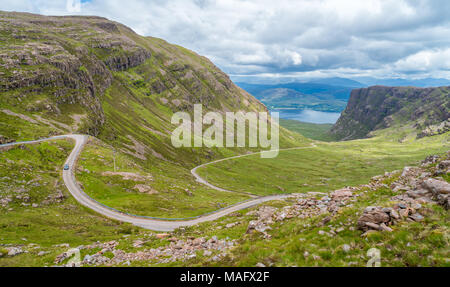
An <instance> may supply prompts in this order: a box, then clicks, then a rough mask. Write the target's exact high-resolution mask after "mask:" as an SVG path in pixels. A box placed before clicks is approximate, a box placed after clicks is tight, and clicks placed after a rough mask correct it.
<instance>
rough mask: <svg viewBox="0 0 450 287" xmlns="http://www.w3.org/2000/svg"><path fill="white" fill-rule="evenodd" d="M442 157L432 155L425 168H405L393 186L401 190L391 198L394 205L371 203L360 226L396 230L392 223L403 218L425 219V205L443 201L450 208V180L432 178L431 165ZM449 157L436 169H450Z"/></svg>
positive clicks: (409, 219) (368, 228)
mask: <svg viewBox="0 0 450 287" xmlns="http://www.w3.org/2000/svg"><path fill="white" fill-rule="evenodd" d="M436 159H439V157H438V156H430V157H428V158H427V159H426V160H425V161H424V162H423V164H422V167H417V168H411V167H405V168H404V169H403V172H402V174H401V176H400V178H399V179H398V180H396V181H394V182H393V183H392V184H391V186H390V188H391V189H392V190H393V191H395V192H398V193H399V194H398V195H395V196H394V197H392V198H391V202H395V204H394V206H392V207H380V206H369V207H367V208H366V209H365V210H364V212H363V214H362V215H361V217H360V218H359V219H358V222H357V226H358V229H360V230H362V231H365V232H368V231H370V230H377V231H389V232H391V231H392V228H391V227H390V226H392V225H395V224H397V223H398V222H400V221H423V220H424V215H423V214H425V213H422V210H423V204H439V205H441V206H443V207H444V208H445V209H446V210H448V209H449V208H450V183H448V182H447V181H445V180H443V179H441V178H432V177H430V176H431V175H432V173H431V172H428V171H426V169H424V168H426V167H427V166H429V165H430V164H431V165H435V164H436V161H437V160H436ZM449 162H450V161H449V160H442V161H440V162H439V163H438V164H437V166H435V167H434V168H433V169H434V170H439V169H441V168H443V169H447V168H448V164H449ZM377 180H382V177H380V178H378V179H377Z"/></svg>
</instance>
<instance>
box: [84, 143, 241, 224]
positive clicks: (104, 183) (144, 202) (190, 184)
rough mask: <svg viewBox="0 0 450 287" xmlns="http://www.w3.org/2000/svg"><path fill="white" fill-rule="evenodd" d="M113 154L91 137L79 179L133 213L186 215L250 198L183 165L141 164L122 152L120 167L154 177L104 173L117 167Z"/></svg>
mask: <svg viewBox="0 0 450 287" xmlns="http://www.w3.org/2000/svg"><path fill="white" fill-rule="evenodd" d="M113 158H114V154H113V151H112V150H111V149H110V148H109V146H108V145H105V144H103V143H101V142H100V141H98V140H94V141H92V140H91V142H90V143H89V144H88V145H87V146H86V148H85V150H84V151H83V153H82V156H81V159H80V161H79V169H78V173H77V179H78V180H79V181H80V182H81V183H82V184H83V186H84V189H85V191H86V192H87V194H88V195H90V196H91V197H93V198H95V199H96V200H98V201H99V202H101V203H103V204H106V205H107V206H111V207H114V208H116V209H118V210H121V211H125V212H128V213H131V214H136V215H145V216H153V217H160V218H185V217H192V216H197V215H201V214H204V213H207V212H210V211H214V210H217V209H219V208H221V207H224V206H226V205H230V204H234V203H237V202H240V201H244V200H246V199H248V198H249V197H248V196H245V195H239V194H232V193H227V192H219V191H215V190H210V189H208V188H206V187H204V186H203V185H200V184H198V183H196V182H195V180H194V178H193V177H192V176H191V175H190V173H189V174H188V173H187V172H186V170H185V169H184V168H182V167H180V166H177V165H173V164H167V165H166V168H164V169H161V168H160V167H155V166H152V165H150V164H146V165H145V164H138V162H137V161H135V160H133V159H132V158H130V157H129V156H127V155H124V154H121V153H117V154H116V171H118V172H132V173H136V174H140V175H143V176H147V177H151V179H147V180H146V179H143V180H140V181H134V180H124V179H123V177H122V176H119V175H116V176H103V175H102V174H103V173H104V172H107V171H110V172H112V171H113V170H114V168H113V165H114V164H113ZM138 184H143V185H147V186H149V187H151V188H152V189H153V190H155V191H156V192H157V193H156V194H146V193H139V192H138V191H137V190H136V189H135V186H136V185H138ZM187 190H188V191H187ZM190 193H191V194H190Z"/></svg>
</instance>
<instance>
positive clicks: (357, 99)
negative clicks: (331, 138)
mask: <svg viewBox="0 0 450 287" xmlns="http://www.w3.org/2000/svg"><path fill="white" fill-rule="evenodd" d="M449 119H450V87H438V88H413V87H384V86H374V87H369V88H364V89H357V90H354V91H352V93H351V97H350V101H349V103H348V106H347V108H346V110H345V111H344V112H343V113H342V116H341V118H340V119H339V120H338V122H337V123H336V125H335V126H334V127H333V128H332V130H331V133H332V134H334V135H335V136H337V137H338V138H339V139H341V140H350V139H358V138H364V137H368V136H370V135H371V132H373V131H376V130H381V129H385V128H390V127H398V126H409V127H410V128H411V130H412V132H414V133H416V135H417V137H419V138H420V137H424V136H432V135H436V134H442V133H445V132H446V131H448V130H449V129H450V121H449Z"/></svg>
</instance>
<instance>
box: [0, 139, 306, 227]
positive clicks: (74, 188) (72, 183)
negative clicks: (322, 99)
mask: <svg viewBox="0 0 450 287" xmlns="http://www.w3.org/2000/svg"><path fill="white" fill-rule="evenodd" d="M67 138H70V139H73V140H75V147H74V148H73V150H72V152H71V153H70V155H69V157H68V158H67V160H66V163H65V164H67V165H69V170H64V171H63V180H64V183H65V185H66V186H67V189H68V190H69V192H70V193H71V194H72V196H73V197H74V198H75V199H76V200H77V201H78V202H79V203H80V204H82V205H83V206H85V207H87V208H89V209H91V210H93V211H95V212H97V213H99V214H101V215H103V216H106V217H108V218H111V219H114V220H118V221H121V222H128V223H131V224H133V225H136V226H139V227H142V228H146V229H150V230H155V231H173V230H175V229H177V228H179V227H183V226H192V225H196V224H199V223H202V222H206V221H213V220H216V219H218V218H221V217H223V216H226V215H228V214H230V213H233V212H236V211H238V210H242V209H246V208H249V207H252V206H255V205H258V204H261V203H264V202H267V201H272V200H279V199H284V198H288V197H290V196H291V195H289V194H283V195H273V196H265V197H257V196H256V195H252V194H248V195H250V196H251V197H253V199H251V200H248V201H245V202H241V203H238V204H235V205H232V206H229V207H227V208H224V209H220V210H218V211H215V212H213V213H209V214H206V215H201V216H198V217H195V218H192V219H188V220H167V219H166V220H163V219H157V218H150V217H144V216H136V215H131V214H126V213H123V212H120V211H117V210H115V209H113V208H111V207H108V206H105V205H103V204H101V203H99V202H97V201H96V200H94V199H92V198H91V197H90V196H88V195H87V194H86V193H85V192H84V191H82V190H81V188H80V187H79V186H78V184H77V181H76V179H75V175H74V172H73V171H74V168H75V166H76V161H77V160H78V157H79V156H80V154H81V151H82V150H83V147H84V145H85V144H86V142H87V140H88V138H89V137H88V136H86V135H62V136H55V137H51V138H47V139H40V140H35V141H27V142H15V143H9V144H4V145H0V148H3V147H11V146H16V145H24V144H36V143H40V142H44V141H52V140H59V139H67ZM311 147H315V145H314V144H313V145H312V146H310V147H299V148H290V149H284V150H295V149H306V148H311ZM280 151H281V150H280ZM260 153H261V152H259V153H253V154H245V155H240V156H235V157H230V158H225V159H220V160H217V161H213V162H210V163H206V164H203V165H200V166H198V167H196V168H194V169H192V170H191V173H192V175H193V176H194V177H195V178H196V180H197V181H198V182H199V183H202V184H204V185H206V186H208V187H210V188H212V189H215V190H219V191H225V192H234V191H230V190H226V189H222V188H220V187H217V186H214V185H212V184H210V183H209V182H208V181H206V180H204V179H203V178H202V177H201V176H199V175H198V174H197V170H198V169H199V168H202V167H205V166H207V165H211V164H214V163H218V162H222V161H226V160H231V159H236V158H241V157H246V156H251V155H255V154H260Z"/></svg>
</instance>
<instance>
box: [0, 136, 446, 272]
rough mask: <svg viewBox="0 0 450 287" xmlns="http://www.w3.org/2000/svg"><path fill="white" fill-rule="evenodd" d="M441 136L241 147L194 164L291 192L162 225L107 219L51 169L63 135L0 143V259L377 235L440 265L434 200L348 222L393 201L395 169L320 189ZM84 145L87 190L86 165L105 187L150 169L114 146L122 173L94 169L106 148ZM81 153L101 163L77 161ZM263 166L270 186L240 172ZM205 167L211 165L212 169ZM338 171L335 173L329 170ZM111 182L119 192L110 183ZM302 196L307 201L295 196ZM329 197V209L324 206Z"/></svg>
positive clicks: (158, 256) (128, 256) (323, 246)
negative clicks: (246, 152) (388, 215)
mask: <svg viewBox="0 0 450 287" xmlns="http://www.w3.org/2000/svg"><path fill="white" fill-rule="evenodd" d="M445 136H446V135H443V136H442V137H441V138H440V139H438V138H434V139H433V140H430V139H424V140H423V141H422V142H412V143H410V144H409V145H404V144H399V143H398V142H397V143H395V142H385V141H380V140H377V139H370V140H362V141H353V142H348V143H331V144H325V143H318V144H317V147H312V148H311V149H304V150H293V151H286V152H281V153H280V158H279V162H278V161H274V162H270V161H266V162H264V163H261V162H259V161H261V160H262V159H260V158H259V157H254V158H252V156H249V157H246V158H245V159H246V160H245V161H244V160H243V159H244V158H242V159H236V160H232V161H224V162H222V163H218V164H215V165H212V166H207V167H205V168H204V170H203V173H206V175H207V178H208V180H209V181H213V182H214V183H215V184H218V185H219V186H225V187H228V188H236V189H237V190H239V188H237V187H239V186H240V187H241V188H242V189H241V191H248V190H252V192H254V193H258V194H260V195H266V194H269V193H278V194H281V193H293V192H297V193H299V194H298V195H297V196H294V197H290V198H288V199H284V200H279V201H273V202H271V203H265V204H263V205H261V206H259V207H255V208H251V209H248V210H242V211H238V212H235V213H233V214H231V215H229V216H226V217H223V218H220V219H218V220H216V221H214V222H208V223H202V224H200V225H199V226H194V227H187V228H180V229H178V230H176V231H175V232H174V233H171V234H161V233H155V232H151V231H145V230H143V229H140V228H138V227H134V226H132V225H129V224H123V223H117V222H114V221H111V220H108V219H105V218H103V217H101V216H99V215H97V214H95V213H93V212H92V211H90V210H87V209H85V208H84V207H81V206H80V205H79V204H78V203H77V202H75V201H74V199H73V198H71V197H70V195H69V194H68V192H67V191H66V189H65V188H64V186H63V185H62V182H61V177H60V174H59V170H60V168H61V166H62V164H63V162H64V160H65V158H66V157H67V155H68V153H69V151H70V150H71V145H72V144H71V142H70V141H57V142H50V143H41V144H38V145H31V146H19V147H16V148H12V149H9V150H7V151H4V152H2V153H0V157H2V160H1V161H0V162H1V163H0V164H1V165H2V166H1V169H0V170H1V172H2V174H1V177H0V178H1V184H2V189H1V190H2V194H1V198H2V202H1V203H2V207H1V209H0V212H1V213H2V217H1V222H0V231H1V233H0V234H1V235H0V244H1V245H0V253H1V254H0V266H53V265H61V264H67V263H68V258H65V257H66V256H65V255H64V254H65V253H64V252H65V251H67V250H68V249H69V247H72V248H73V247H77V248H78V250H80V252H81V255H82V259H84V261H83V264H87V265H107V266H110V265H123V264H126V265H131V266H154V265H157V266H162V265H169V266H180V265H181V266H255V265H256V264H258V265H265V266H294V265H295V266H364V265H365V262H366V261H367V254H366V252H367V250H368V249H370V248H373V247H376V248H378V249H379V250H380V252H381V254H382V255H383V257H382V264H383V265H384V266H419V265H421V266H435V265H437V266H445V265H447V264H448V211H446V210H445V209H444V208H443V207H441V206H439V205H437V204H433V203H424V204H423V206H424V209H423V210H421V213H423V215H424V217H425V220H424V221H420V222H415V221H410V222H408V221H402V222H399V223H397V224H396V225H395V226H394V227H392V229H393V232H372V233H370V234H366V235H365V236H364V237H361V234H362V233H363V232H361V231H359V230H358V229H357V224H356V223H357V220H358V217H359V216H360V215H361V210H363V209H364V208H365V207H367V206H369V205H381V206H393V205H394V203H395V201H393V200H392V198H393V197H394V196H396V195H398V194H399V193H398V190H397V191H394V190H392V189H391V188H390V187H389V186H390V185H391V184H392V183H393V182H395V181H396V180H398V179H399V176H400V174H399V173H394V174H392V175H389V176H387V177H386V178H384V179H381V180H380V179H378V180H376V184H372V185H370V186H365V185H362V186H359V187H358V188H356V189H352V194H353V195H352V197H351V198H347V200H349V201H345V202H334V204H335V205H333V206H334V207H333V208H332V209H330V205H329V203H330V202H333V201H330V200H327V199H326V198H324V197H327V196H326V195H327V194H328V195H329V191H331V190H335V189H339V188H342V187H344V186H348V185H354V186H355V185H360V184H364V183H367V182H370V181H371V180H370V178H371V177H372V176H374V175H376V174H383V173H384V171H392V170H393V169H401V168H402V167H403V166H404V165H410V164H415V165H417V164H418V163H419V160H420V159H423V158H424V157H425V155H429V154H432V153H438V154H444V153H445V151H447V150H448V144H444V145H442V140H445V139H446V138H445ZM437 139H438V140H437ZM377 141H378V142H377ZM425 146H426V147H427V148H426V149H424V148H423V147H425ZM86 151H87V153H85V154H84V156H82V158H81V159H80V164H79V166H78V170H79V175H80V178H81V182H82V184H83V186H84V188H85V189H86V190H87V192H89V193H90V194H91V195H93V196H95V193H92V191H91V190H92V189H91V188H90V187H89V186H88V185H87V184H85V183H84V182H83V176H84V177H85V178H84V180H85V179H86V178H88V179H89V178H90V177H89V176H87V175H89V174H91V175H92V177H91V178H99V179H100V178H101V180H104V178H106V179H107V181H106V185H105V186H104V188H98V190H102V191H103V192H104V193H105V194H108V190H110V189H109V187H114V186H123V185H124V184H128V186H129V188H134V187H135V185H137V184H139V181H140V180H141V181H142V183H146V182H147V183H149V182H150V183H151V184H152V181H151V180H150V181H149V180H145V179H144V177H146V176H151V173H149V174H146V173H145V172H142V170H139V171H138V170H133V163H132V162H129V161H126V159H118V158H116V164H117V163H118V165H119V166H121V167H125V166H127V167H128V169H126V170H125V171H123V170H122V168H121V172H123V173H113V171H111V170H109V171H108V170H103V171H102V170H101V169H100V167H101V166H110V164H106V162H108V161H109V160H111V158H110V157H109V156H110V155H108V152H107V151H108V149H107V147H106V146H105V145H104V144H101V143H99V142H92V143H91V145H90V146H88V148H87V149H86ZM94 154H96V156H94ZM88 156H89V157H91V158H88ZM89 161H91V162H96V161H100V162H103V163H102V164H98V162H97V164H96V165H90V166H89V165H87V164H83V163H85V162H89ZM278 163H279V164H278ZM127 164H128V165H127ZM221 165H224V166H221ZM271 165H273V166H271ZM95 166H97V168H98V170H95ZM250 166H252V168H251V169H250ZM433 167H434V165H433ZM433 167H430V168H433ZM239 169H245V170H252V174H248V173H247V174H246V177H240V173H239V172H234V170H239ZM268 169H270V170H271V172H272V177H271V179H272V180H273V183H272V184H271V185H270V189H269V188H267V187H266V184H264V185H261V184H258V182H261V181H257V180H255V181H253V182H252V181H251V179H252V177H253V176H258V175H259V177H261V176H263V175H264V174H266V173H267V171H266V170H268ZM216 171H217V172H218V173H220V174H221V177H219V176H214V172H216ZM292 171H295V173H292ZM299 171H301V172H299ZM233 172H234V173H233ZM203 173H202V176H206V175H205V174H203ZM208 173H209V174H208ZM253 173H254V174H253ZM12 174H17V175H18V176H15V177H14V176H12ZM339 175H341V179H340V180H337V179H336V178H337V176H339ZM77 176H78V175H77ZM136 177H137V178H136ZM109 178H114V179H115V181H114V182H112V181H111V180H110V179H109ZM219 178H228V179H233V180H231V181H223V180H222V181H221V180H220V179H219ZM303 178H306V179H303ZM242 179H247V181H242ZM214 180H217V182H215V181H214ZM446 180H447V181H448V180H449V177H448V174H447V175H446ZM239 181H241V182H239ZM277 181H280V182H279V183H278V182H277ZM263 182H264V181H263ZM307 182H308V183H307ZM287 183H289V185H287ZM161 184H163V183H161ZM306 184H308V186H307V185H306ZM143 185H145V184H143ZM205 189H206V188H205ZM117 192H118V193H119V194H120V188H119V189H117ZM137 192H139V191H137ZM184 192H186V191H184ZM209 192H211V193H215V192H217V191H209ZM228 195H229V194H228ZM233 197H234V198H233ZM233 197H231V196H230V198H233V200H241V198H239V195H233ZM242 199H243V198H242ZM100 200H101V198H100ZM305 200H306V203H307V202H308V201H311V202H312V203H313V204H311V205H308V203H307V204H306V206H304V204H305ZM117 202H119V200H117ZM205 202H207V199H206V200H205ZM112 203H114V202H112ZM143 206H144V204H143ZM300 206H301V207H300ZM321 206H322V207H321ZM336 206H338V209H337V210H334V208H335V207H336ZM318 207H319V208H318ZM212 208H214V206H212ZM293 208H294V209H293ZM174 209H175V208H174ZM180 210H182V208H181V209H180ZM292 210H296V211H295V212H293V211H292ZM181 212H182V211H181ZM324 222H326V223H324ZM253 231H254V232H253ZM97 241H100V242H103V243H95V242H97ZM405 250H406V251H405ZM446 258H447V259H446Z"/></svg>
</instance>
